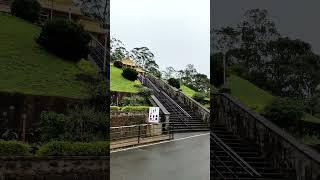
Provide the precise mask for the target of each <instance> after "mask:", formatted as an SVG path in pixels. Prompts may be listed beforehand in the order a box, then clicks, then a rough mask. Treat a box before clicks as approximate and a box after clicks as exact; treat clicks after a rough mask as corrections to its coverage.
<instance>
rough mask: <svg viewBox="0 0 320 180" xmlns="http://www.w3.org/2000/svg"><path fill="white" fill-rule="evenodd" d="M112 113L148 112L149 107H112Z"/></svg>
mask: <svg viewBox="0 0 320 180" xmlns="http://www.w3.org/2000/svg"><path fill="white" fill-rule="evenodd" d="M110 109H111V112H132V111H147V110H148V109H149V106H123V107H119V106H111V107H110Z"/></svg>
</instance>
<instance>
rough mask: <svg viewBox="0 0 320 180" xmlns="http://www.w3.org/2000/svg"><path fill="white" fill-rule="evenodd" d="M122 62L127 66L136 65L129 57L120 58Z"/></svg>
mask: <svg viewBox="0 0 320 180" xmlns="http://www.w3.org/2000/svg"><path fill="white" fill-rule="evenodd" d="M121 62H122V64H124V65H127V66H133V67H135V66H137V65H136V64H135V63H134V62H133V61H132V60H131V59H130V58H124V59H122V60H121Z"/></svg>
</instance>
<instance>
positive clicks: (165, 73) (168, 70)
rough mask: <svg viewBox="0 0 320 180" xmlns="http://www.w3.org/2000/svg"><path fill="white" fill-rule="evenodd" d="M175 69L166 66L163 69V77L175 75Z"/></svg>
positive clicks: (168, 77)
mask: <svg viewBox="0 0 320 180" xmlns="http://www.w3.org/2000/svg"><path fill="white" fill-rule="evenodd" d="M175 73H176V70H175V69H174V68H173V67H167V68H166V70H165V71H163V73H162V74H163V78H164V79H166V80H167V79H170V78H174V77H175Z"/></svg>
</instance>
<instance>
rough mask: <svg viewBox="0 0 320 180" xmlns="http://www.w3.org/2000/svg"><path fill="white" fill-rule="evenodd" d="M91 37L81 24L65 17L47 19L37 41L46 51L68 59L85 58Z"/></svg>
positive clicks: (75, 60)
mask: <svg viewBox="0 0 320 180" xmlns="http://www.w3.org/2000/svg"><path fill="white" fill-rule="evenodd" d="M90 40H91V37H90V35H89V33H88V32H86V31H85V30H84V29H83V27H82V26H80V25H78V24H76V23H74V22H72V21H69V20H65V19H54V20H51V21H48V22H47V23H46V24H45V25H44V26H43V27H42V31H41V33H40V36H39V38H38V39H37V42H38V43H39V44H40V45H41V46H43V47H44V48H45V49H47V50H48V51H50V52H52V53H54V54H56V55H57V56H60V57H62V58H65V59H67V60H70V61H74V62H77V61H79V60H80V59H81V58H87V56H88V53H89V42H90Z"/></svg>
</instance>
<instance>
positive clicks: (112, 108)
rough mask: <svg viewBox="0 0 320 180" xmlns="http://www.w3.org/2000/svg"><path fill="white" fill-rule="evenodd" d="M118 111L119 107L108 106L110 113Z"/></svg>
mask: <svg viewBox="0 0 320 180" xmlns="http://www.w3.org/2000/svg"><path fill="white" fill-rule="evenodd" d="M120 110H121V108H120V107H119V106H110V111H111V112H118V111H120Z"/></svg>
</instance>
